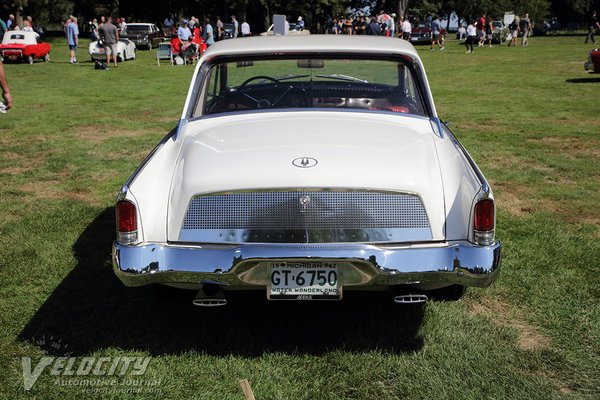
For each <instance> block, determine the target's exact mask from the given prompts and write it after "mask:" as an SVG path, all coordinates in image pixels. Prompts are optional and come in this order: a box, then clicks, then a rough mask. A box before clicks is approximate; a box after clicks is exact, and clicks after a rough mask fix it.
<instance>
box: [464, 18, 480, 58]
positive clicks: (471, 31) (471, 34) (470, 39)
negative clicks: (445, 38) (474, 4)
mask: <svg viewBox="0 0 600 400" xmlns="http://www.w3.org/2000/svg"><path fill="white" fill-rule="evenodd" d="M475 41H477V28H475V21H473V20H471V22H469V25H468V26H467V40H466V41H465V46H467V54H471V53H472V52H473V43H475Z"/></svg>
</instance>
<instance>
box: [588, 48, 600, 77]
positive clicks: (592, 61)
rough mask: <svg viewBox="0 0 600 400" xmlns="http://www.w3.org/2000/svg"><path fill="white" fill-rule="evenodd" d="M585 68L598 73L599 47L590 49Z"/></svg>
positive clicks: (599, 62)
mask: <svg viewBox="0 0 600 400" xmlns="http://www.w3.org/2000/svg"><path fill="white" fill-rule="evenodd" d="M585 70H586V71H590V70H592V71H593V72H595V73H597V74H600V49H594V50H590V55H589V58H588V61H587V62H586V63H585Z"/></svg>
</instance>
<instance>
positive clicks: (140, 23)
mask: <svg viewBox="0 0 600 400" xmlns="http://www.w3.org/2000/svg"><path fill="white" fill-rule="evenodd" d="M152 25H154V24H151V23H149V22H134V23H131V24H127V26H128V27H129V26H152Z"/></svg>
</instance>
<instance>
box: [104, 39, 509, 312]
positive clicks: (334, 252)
mask: <svg viewBox="0 0 600 400" xmlns="http://www.w3.org/2000/svg"><path fill="white" fill-rule="evenodd" d="M116 215H117V240H116V241H115V243H114V246H113V269H114V272H115V273H116V275H117V276H118V277H119V279H121V281H122V282H123V283H124V284H125V285H127V286H141V285H147V284H164V285H168V286H174V287H178V288H187V289H194V290H198V294H197V297H196V299H195V300H194V304H196V305H202V306H213V305H222V304H225V303H226V302H227V300H226V297H225V296H226V293H227V292H228V291H230V290H249V289H256V290H261V291H264V292H265V294H266V296H267V297H268V298H269V299H271V300H275V299H293V300H317V299H335V300H339V299H341V298H342V294H343V293H345V292H348V291H352V290H373V291H375V290H388V291H389V292H390V293H391V294H392V295H393V296H392V299H393V301H395V302H397V303H413V302H423V301H426V300H427V298H428V297H427V296H428V295H430V294H431V293H440V291H441V292H442V293H444V294H446V295H447V296H448V297H455V298H456V297H459V296H460V295H461V294H462V291H463V288H464V287H465V286H488V285H490V284H491V283H492V282H493V281H494V280H495V279H496V277H497V274H498V272H499V267H500V243H499V242H498V241H497V240H496V239H495V237H494V233H495V204H494V197H493V194H492V190H491V189H490V186H489V185H488V183H487V182H486V180H485V178H484V177H483V175H482V173H481V171H480V170H479V168H478V167H477V165H476V164H475V162H474V161H473V159H472V158H471V157H470V156H469V154H468V153H467V151H466V150H465V149H464V148H463V147H462V146H461V144H460V143H459V142H458V141H457V140H456V138H455V137H454V136H453V134H452V133H451V132H450V131H449V130H448V128H447V127H446V126H445V125H444V124H443V123H442V122H441V120H440V118H439V117H438V115H437V113H436V109H435V104H434V102H433V99H432V97H431V92H430V89H429V86H428V82H427V77H426V75H425V71H424V69H423V64H422V63H421V60H420V59H419V56H418V55H417V52H416V51H415V49H414V47H413V46H412V45H411V44H409V43H408V42H406V41H403V40H400V39H390V38H384V37H370V36H352V37H348V36H343V35H339V36H338V35H327V36H324V35H323V36H321V35H310V36H306V37H283V36H272V37H266V38H265V37H262V38H261V37H256V38H246V39H244V40H241V41H237V40H226V41H222V42H218V43H216V44H215V45H213V46H211V47H210V48H209V49H208V50H207V51H206V53H204V55H203V56H202V57H201V59H200V61H199V63H198V65H197V66H196V70H195V73H194V77H193V79H192V82H191V86H190V89H189V92H188V96H187V100H186V102H185V106H184V109H183V113H182V115H181V120H180V121H179V124H178V126H177V128H176V129H174V130H173V131H172V132H171V133H169V134H168V135H167V136H166V137H165V138H164V139H163V140H162V141H161V143H160V144H159V145H158V146H157V147H156V148H155V149H154V151H152V153H151V154H150V155H149V156H148V157H147V158H146V160H145V161H144V162H143V163H142V164H141V165H140V167H139V168H138V169H137V170H136V171H135V172H134V174H133V175H132V176H131V177H130V178H129V180H128V181H127V182H126V183H125V185H124V186H123V188H122V190H121V192H120V194H119V195H118V198H117V204H116Z"/></svg>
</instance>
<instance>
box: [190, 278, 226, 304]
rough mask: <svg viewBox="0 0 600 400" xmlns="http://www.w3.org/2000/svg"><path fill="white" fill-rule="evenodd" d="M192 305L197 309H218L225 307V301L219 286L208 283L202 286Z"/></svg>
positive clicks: (223, 293)
mask: <svg viewBox="0 0 600 400" xmlns="http://www.w3.org/2000/svg"><path fill="white" fill-rule="evenodd" d="M192 304H193V305H195V306H198V307H219V306H224V305H226V304H227V299H226V298H225V292H224V291H223V288H222V287H221V286H219V285H215V284H212V283H209V284H204V285H202V289H200V290H199V291H198V294H197V295H196V298H195V299H194V300H192Z"/></svg>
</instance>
